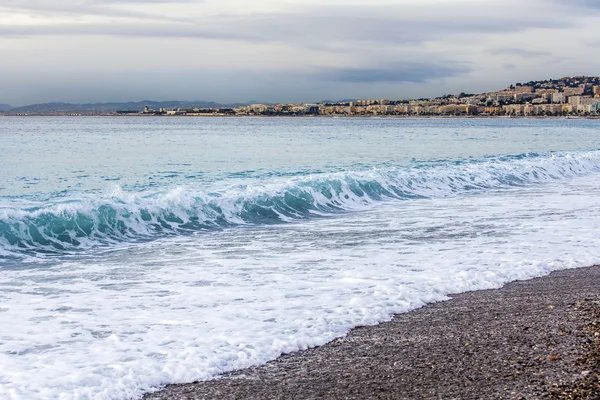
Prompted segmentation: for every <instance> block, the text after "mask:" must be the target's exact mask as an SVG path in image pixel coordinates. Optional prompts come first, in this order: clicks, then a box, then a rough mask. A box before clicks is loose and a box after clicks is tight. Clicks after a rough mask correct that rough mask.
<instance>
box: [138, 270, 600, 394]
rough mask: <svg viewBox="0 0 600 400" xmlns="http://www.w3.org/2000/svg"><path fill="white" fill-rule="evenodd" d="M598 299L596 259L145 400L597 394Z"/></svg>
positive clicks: (466, 295)
mask: <svg viewBox="0 0 600 400" xmlns="http://www.w3.org/2000/svg"><path fill="white" fill-rule="evenodd" d="M599 299H600V268H599V267H598V266H594V267H588V268H580V269H575V270H565V271H558V272H555V273H552V274H551V275H549V276H546V277H543V278H538V279H533V280H529V281H520V282H513V283H510V284H508V285H506V286H505V287H503V288H502V289H497V290H484V291H477V292H469V293H463V294H458V295H455V296H452V300H450V301H446V302H441V303H436V304H430V305H427V306H425V307H423V308H420V309H418V310H415V311H413V312H410V313H407V314H400V315H397V316H395V317H394V319H393V320H392V321H390V322H385V323H382V324H379V325H376V326H369V327H358V328H356V329H354V330H352V331H351V332H350V333H349V334H348V335H347V336H346V337H343V338H340V339H336V340H334V341H333V342H331V343H328V344H326V345H324V346H321V347H317V348H314V349H309V350H306V351H301V352H298V353H293V354H288V355H284V356H282V357H280V358H278V359H277V360H275V361H272V362H270V363H268V364H266V365H263V366H260V367H256V368H251V369H247V370H242V371H237V372H234V373H230V374H227V375H225V376H223V377H222V378H220V379H216V380H212V381H208V382H195V383H191V384H184V385H171V386H168V387H167V388H165V389H164V390H162V391H159V392H156V393H153V394H148V395H146V396H145V397H144V399H145V400H158V399H538V398H548V399H563V398H564V399H600V387H599V386H600V376H599V375H598V372H599V370H600V363H599V361H600V302H598V300H599ZM596 324H598V327H597V329H596Z"/></svg>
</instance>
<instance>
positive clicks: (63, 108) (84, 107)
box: [0, 100, 247, 115]
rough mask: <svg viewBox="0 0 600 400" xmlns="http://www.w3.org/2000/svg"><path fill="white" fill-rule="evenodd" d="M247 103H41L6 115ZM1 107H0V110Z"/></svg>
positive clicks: (235, 105)
mask: <svg viewBox="0 0 600 400" xmlns="http://www.w3.org/2000/svg"><path fill="white" fill-rule="evenodd" d="M245 105H247V103H243V104H242V103H234V104H219V103H215V102H213V101H201V100H198V101H178V100H172V101H150V100H144V101H137V102H126V103H89V104H73V103H43V104H32V105H29V106H23V107H16V108H12V107H10V106H8V109H7V110H10V111H9V112H8V114H37V115H61V114H83V115H93V114H105V113H111V112H116V111H120V110H130V111H142V110H143V109H144V107H145V106H148V107H150V109H153V110H158V109H160V108H167V109H172V108H196V107H198V108H216V107H223V108H228V107H239V106H245ZM1 107H2V106H1V105H0V110H2V108H1Z"/></svg>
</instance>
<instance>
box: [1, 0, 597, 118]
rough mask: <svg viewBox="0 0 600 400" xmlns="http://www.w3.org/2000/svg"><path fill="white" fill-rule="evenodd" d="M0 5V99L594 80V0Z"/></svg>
mask: <svg viewBox="0 0 600 400" xmlns="http://www.w3.org/2000/svg"><path fill="white" fill-rule="evenodd" d="M323 3H324V2H322V1H318V0H305V1H303V2H301V3H300V2H293V1H281V0H257V1H254V2H252V6H251V7H250V6H249V5H248V3H247V2H245V1H242V0H222V1H217V0H204V1H194V0H177V1H174V2H168V3H167V2H163V1H156V0H144V1H141V0H122V1H120V0H109V1H106V0H102V1H101V0H85V1H84V0H79V1H73V0H70V1H67V0H56V1H53V2H51V3H50V2H47V1H42V0H21V1H19V2H14V1H10V0H0V38H1V40H0V55H1V56H2V60H3V62H2V64H1V65H0V103H6V104H10V105H12V106H14V107H18V106H23V105H28V104H33V103H46V102H59V101H62V102H72V103H96V102H124V101H139V100H166V99H173V100H175V99H176V100H204V101H215V102H219V103H223V104H228V103H245V102H247V101H250V100H257V101H261V102H269V103H281V102H298V103H309V102H315V101H319V100H324V99H331V100H339V99H359V98H390V99H403V98H418V97H435V96H440V95H442V94H446V93H459V92H461V91H466V92H472V93H481V92H488V91H492V90H497V89H498V88H499V87H503V86H505V85H507V84H510V83H511V82H519V81H528V80H537V79H543V78H551V77H554V78H555V77H561V76H574V75H598V71H599V70H600V57H598V56H597V55H596V54H597V50H596V49H597V45H598V44H599V43H600V40H599V39H598V38H597V34H596V30H597V28H596V25H597V21H598V18H599V17H600V3H598V2H595V1H591V0H571V1H569V2H566V1H559V0H530V1H528V2H526V3H525V2H522V1H518V0H506V1H503V2H502V4H501V5H499V4H498V3H490V2H489V1H486V0H418V1H417V0H404V1H401V0H371V1H369V2H364V1H358V0H344V1H341V0H331V1H328V2H327V4H326V5H325V4H323Z"/></svg>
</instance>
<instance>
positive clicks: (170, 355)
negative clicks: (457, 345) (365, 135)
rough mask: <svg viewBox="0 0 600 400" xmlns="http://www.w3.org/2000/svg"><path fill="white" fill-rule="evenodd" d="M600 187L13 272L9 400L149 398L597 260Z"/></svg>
mask: <svg viewBox="0 0 600 400" xmlns="http://www.w3.org/2000/svg"><path fill="white" fill-rule="evenodd" d="M599 183H600V177H599V176H598V175H597V174H591V175H588V176H586V177H583V178H576V179H573V180H569V181H564V180H562V181H561V182H559V183H557V184H553V183H548V184H545V185H538V186H531V187H522V188H513V189H503V190H495V191H487V192H479V193H475V194H473V195H461V196H456V197H441V198H429V199H415V200H411V201H392V202H386V203H379V204H376V205H374V206H370V207H366V208H365V207H363V208H365V209H363V210H362V211H360V212H353V213H345V214H339V215H336V216H335V217H332V218H326V219H314V220H309V221H304V222H301V223H300V222H296V223H288V224H278V225H258V226H247V227H240V228H236V229H228V230H223V231H214V232H210V233H206V234H198V235H191V236H175V237H166V238H162V239H159V240H156V241H153V242H148V243H144V244H136V245H133V244H127V243H126V242H125V243H122V244H120V245H119V246H118V247H116V248H115V247H106V248H104V250H101V249H96V250H95V251H93V252H91V251H90V252H88V253H86V254H80V255H79V256H78V257H77V258H72V259H71V260H70V259H68V257H67V258H65V259H63V260H61V261H60V262H57V263H55V264H54V265H51V264H49V263H48V264H43V263H42V264H36V265H35V267H32V268H20V269H17V270H15V269H7V270H3V271H2V274H1V275H0V301H1V302H0V365H3V366H4V368H3V371H2V373H1V374H0V397H3V398H9V399H29V398H36V399H57V398H60V399H88V398H89V399H131V398H136V397H139V396H141V394H142V393H144V392H147V391H150V390H154V389H155V388H158V387H160V386H161V385H164V384H167V383H174V382H186V381H193V380H197V379H207V378H211V377H214V376H216V375H218V374H220V373H223V372H225V371H231V370H234V369H238V368H244V367H248V366H251V365H256V364H261V363H264V362H266V361H268V360H270V359H273V358H275V357H277V356H278V355H280V354H281V353H285V352H291V351H295V350H298V349H304V348H307V347H310V346H315V345H320V344H323V343H326V342H327V341H330V340H331V339H333V338H335V337H338V336H341V335H344V334H345V333H346V332H347V331H348V330H349V329H350V328H352V327H354V326H357V325H365V324H375V323H377V322H380V321H382V320H386V319H388V318H390V316H391V315H392V314H393V313H398V312H405V311H409V310H412V309H414V308H417V307H419V306H421V305H423V304H425V303H428V302H433V301H440V300H445V299H447V295H448V294H450V293H456V292H462V291H467V290H476V289H485V288H495V287H499V286H501V285H503V284H505V283H506V282H509V281H512V280H515V279H527V278H531V277H535V276H541V275H544V274H547V273H549V272H550V271H553V270H556V269H562V268H571V267H579V266H585V265H589V264H592V263H596V262H598V260H599V259H600V237H599V235H598V234H597V227H598V226H600V208H599V207H598V202H597V199H598V198H599V196H600V184H599ZM180 199H181V196H180V194H179V195H174V196H173V198H172V200H171V201H172V202H174V203H171V204H170V205H169V207H170V208H173V207H175V206H176V205H175V204H183V205H182V207H183V208H185V207H187V205H186V204H185V201H183V203H182V202H181V200H180ZM359 200H360V199H359ZM358 202H359V203H360V201H358Z"/></svg>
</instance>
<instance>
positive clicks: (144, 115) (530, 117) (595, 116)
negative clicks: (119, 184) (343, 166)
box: [0, 114, 600, 120]
mask: <svg viewBox="0 0 600 400" xmlns="http://www.w3.org/2000/svg"><path fill="white" fill-rule="evenodd" d="M0 117H6V118H40V117H42V118H43V117H52V118H56V117H61V118H98V117H102V118H106V117H114V118H127V117H132V118H151V117H154V118H300V119H306V118H325V119H574V120H577V119H600V115H591V116H577V115H560V116H556V115H553V116H535V115H514V116H507V115H378V116H369V115H226V114H223V115H215V114H207V115H154V114H124V115H115V114H85V115H64V114H27V115H10V114H0Z"/></svg>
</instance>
